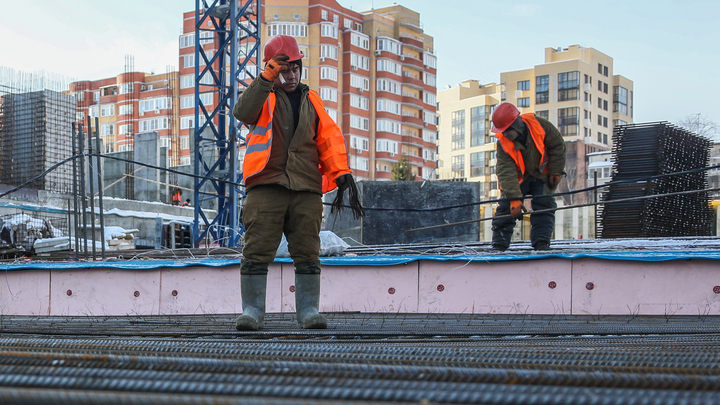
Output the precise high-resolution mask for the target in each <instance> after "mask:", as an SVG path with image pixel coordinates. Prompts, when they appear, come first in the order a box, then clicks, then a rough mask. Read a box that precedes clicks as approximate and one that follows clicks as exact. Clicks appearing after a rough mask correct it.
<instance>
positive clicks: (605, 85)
mask: <svg viewBox="0 0 720 405" xmlns="http://www.w3.org/2000/svg"><path fill="white" fill-rule="evenodd" d="M603 93H605V94H608V84H607V83H603Z"/></svg>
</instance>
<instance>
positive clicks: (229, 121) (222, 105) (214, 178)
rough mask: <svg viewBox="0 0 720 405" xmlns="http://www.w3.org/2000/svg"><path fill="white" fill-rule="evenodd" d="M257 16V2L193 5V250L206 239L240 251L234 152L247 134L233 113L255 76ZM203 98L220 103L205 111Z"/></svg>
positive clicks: (200, 0)
mask: <svg viewBox="0 0 720 405" xmlns="http://www.w3.org/2000/svg"><path fill="white" fill-rule="evenodd" d="M259 12H260V0H210V1H208V0H195V61H196V63H195V121H194V123H195V139H194V146H195V149H194V172H195V176H196V177H195V194H194V195H195V203H194V206H195V221H194V224H193V246H194V247H198V245H199V244H200V241H202V240H205V239H206V238H208V237H209V238H210V239H212V241H213V242H216V243H219V244H220V245H221V246H225V247H234V246H238V245H239V243H240V236H241V235H242V233H243V226H242V224H241V222H240V215H239V209H238V206H239V202H240V200H241V199H242V198H244V192H243V191H242V188H241V186H240V183H241V181H242V173H241V170H240V169H239V168H238V158H239V153H238V152H239V149H240V148H242V147H244V146H245V138H244V136H242V134H243V133H246V130H245V129H244V128H242V127H241V126H240V125H239V123H238V122H237V120H235V118H234V117H233V115H232V109H233V106H234V105H235V103H236V102H237V98H238V94H239V93H238V91H239V89H242V88H245V87H247V86H248V83H247V82H246V81H245V79H246V78H247V79H250V80H252V79H254V78H255V76H256V75H257V73H258V72H259V65H258V63H259V59H260V19H259V16H258V14H259ZM207 43H213V44H215V45H216V46H213V48H214V51H213V52H210V50H209V49H208V50H206V49H205V48H204V45H205V44H207ZM239 50H241V51H240V52H239ZM207 93H210V94H217V95H218V102H217V103H216V104H214V105H212V106H206V105H205V103H203V99H202V97H201V95H202V94H207ZM214 210H217V214H214V213H213V214H211V215H208V213H209V212H211V211H214ZM210 217H212V218H210ZM201 224H202V225H204V226H203V229H202V230H201V228H200V225H201Z"/></svg>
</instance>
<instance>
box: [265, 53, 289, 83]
mask: <svg viewBox="0 0 720 405" xmlns="http://www.w3.org/2000/svg"><path fill="white" fill-rule="evenodd" d="M288 60H290V57H289V56H287V55H285V54H284V53H279V54H277V55H275V56H273V57H272V59H270V60H269V61H267V63H266V64H265V70H263V72H262V73H261V75H262V77H264V78H266V79H267V80H270V81H271V82H274V81H275V79H277V78H278V76H279V75H280V72H287V70H288Z"/></svg>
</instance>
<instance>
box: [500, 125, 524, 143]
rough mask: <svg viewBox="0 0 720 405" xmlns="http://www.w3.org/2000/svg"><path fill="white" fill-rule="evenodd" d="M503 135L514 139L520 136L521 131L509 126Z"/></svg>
mask: <svg viewBox="0 0 720 405" xmlns="http://www.w3.org/2000/svg"><path fill="white" fill-rule="evenodd" d="M503 135H505V138H507V139H509V140H511V141H514V140H515V139H516V138H517V137H518V136H520V133H519V132H518V131H516V130H514V129H512V127H511V128H508V129H506V130H505V132H503Z"/></svg>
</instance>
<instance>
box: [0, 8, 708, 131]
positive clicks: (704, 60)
mask: <svg viewBox="0 0 720 405" xmlns="http://www.w3.org/2000/svg"><path fill="white" fill-rule="evenodd" d="M338 3H339V4H340V5H341V6H343V7H346V8H351V9H352V10H354V11H358V12H363V11H368V10H370V9H372V8H373V7H374V8H382V7H386V6H389V5H392V4H393V1H386V0H338ZM397 3H398V4H401V5H404V6H405V7H408V8H410V9H412V10H414V11H416V12H418V13H420V21H421V23H422V25H423V28H424V32H425V33H426V34H427V35H430V36H432V37H433V38H434V45H435V53H436V55H437V57H438V74H437V85H438V90H442V89H444V88H446V86H455V85H457V84H458V83H459V82H461V81H463V80H469V79H473V80H479V81H480V82H481V83H491V82H499V80H500V73H501V72H507V71H515V70H522V69H529V68H532V67H533V66H535V65H539V64H543V63H544V57H545V48H549V47H553V48H556V47H563V48H567V47H568V46H570V45H580V46H582V47H587V48H594V49H596V50H598V51H600V52H603V53H605V54H606V55H608V56H610V57H612V58H613V60H614V73H615V74H620V75H622V76H625V77H626V78H628V79H630V80H632V81H633V82H634V102H635V117H634V121H635V122H636V123H639V122H653V121H670V122H673V123H677V122H678V121H680V120H681V119H683V118H685V117H687V116H689V115H696V114H701V115H702V117H704V118H706V119H709V120H711V121H713V122H715V123H717V124H720V107H719V106H717V105H716V104H717V103H716V101H717V100H718V96H720V78H718V72H720V22H718V20H717V18H718V16H720V1H717V0H685V1H682V2H679V1H676V0H653V1H650V0H622V1H621V0H605V1H586V0H525V1H522V0H519V1H514V0H506V1H500V0H445V1H438V0H406V1H402V0H399V1H397ZM194 8H195V1H194V0H123V1H99V0H93V1H90V0H63V1H58V0H32V1H16V0H0V10H2V13H0V38H2V39H3V46H2V48H3V49H2V52H0V67H9V68H12V69H15V70H20V71H25V72H40V71H44V72H48V73H52V74H59V75H64V76H67V77H68V78H70V79H87V80H97V79H102V78H106V77H114V76H116V75H118V74H119V73H122V72H123V71H124V70H125V59H126V55H132V56H133V59H134V68H135V69H134V70H136V71H144V72H155V73H163V72H165V71H166V70H167V68H168V66H172V67H173V68H174V69H177V66H178V36H179V35H180V34H181V33H182V14H183V12H187V11H193V10H194Z"/></svg>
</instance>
